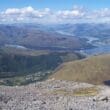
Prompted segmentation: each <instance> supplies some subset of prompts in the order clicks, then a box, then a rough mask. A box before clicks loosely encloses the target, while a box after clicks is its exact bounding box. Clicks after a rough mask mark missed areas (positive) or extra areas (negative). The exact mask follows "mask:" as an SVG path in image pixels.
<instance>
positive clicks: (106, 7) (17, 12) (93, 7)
mask: <svg viewBox="0 0 110 110" xmlns="http://www.w3.org/2000/svg"><path fill="white" fill-rule="evenodd" d="M109 21H110V0H1V1H0V23H15V22H38V23H66V22H70V23H71V22H72V23H76V22H109Z"/></svg>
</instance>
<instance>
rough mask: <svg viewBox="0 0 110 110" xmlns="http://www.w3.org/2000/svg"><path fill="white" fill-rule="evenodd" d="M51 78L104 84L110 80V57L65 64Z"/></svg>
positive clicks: (96, 57) (95, 57) (103, 56)
mask: <svg viewBox="0 0 110 110" xmlns="http://www.w3.org/2000/svg"><path fill="white" fill-rule="evenodd" d="M50 78H55V79H58V80H74V81H79V82H87V83H92V84H102V83H104V81H108V80H110V55H100V56H94V57H91V58H86V59H83V60H79V61H73V62H68V63H64V64H63V65H62V66H61V68H60V69H59V70H58V71H56V72H55V73H54V74H53V75H52V76H50Z"/></svg>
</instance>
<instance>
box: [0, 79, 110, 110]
mask: <svg viewBox="0 0 110 110" xmlns="http://www.w3.org/2000/svg"><path fill="white" fill-rule="evenodd" d="M109 98H110V88H109V87H105V86H94V85H90V84H87V83H77V82H73V81H61V80H56V81H55V80H48V81H45V82H39V83H34V84H30V85H27V86H20V87H8V86H7V87H6V86H0V110H108V108H110V101H109Z"/></svg>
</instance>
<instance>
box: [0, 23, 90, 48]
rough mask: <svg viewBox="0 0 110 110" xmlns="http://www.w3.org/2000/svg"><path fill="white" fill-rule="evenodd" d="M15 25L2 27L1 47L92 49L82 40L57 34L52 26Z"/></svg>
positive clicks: (0, 29) (0, 26)
mask: <svg viewBox="0 0 110 110" xmlns="http://www.w3.org/2000/svg"><path fill="white" fill-rule="evenodd" d="M45 27H46V26H44V28H43V26H42V25H37V24H36V25H32V24H31V25H29V24H24V25H23V24H21V25H20V24H13V25H0V45H1V46H2V45H7V44H8V45H9V44H11V45H19V46H24V47H27V48H32V49H51V50H69V49H70V50H78V49H82V48H90V47H92V45H91V44H89V43H87V42H86V41H85V40H83V39H82V38H77V37H75V36H72V35H71V36H70V35H62V34H60V33H57V32H55V31H51V30H54V29H53V28H52V27H51V26H50V27H49V26H47V30H46V28H45Z"/></svg>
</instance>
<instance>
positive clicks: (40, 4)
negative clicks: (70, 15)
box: [0, 0, 110, 10]
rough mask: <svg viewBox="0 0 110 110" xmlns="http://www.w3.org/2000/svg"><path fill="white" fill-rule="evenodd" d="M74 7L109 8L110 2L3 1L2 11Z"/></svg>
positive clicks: (104, 0)
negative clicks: (9, 9)
mask: <svg viewBox="0 0 110 110" xmlns="http://www.w3.org/2000/svg"><path fill="white" fill-rule="evenodd" d="M73 5H78V6H84V7H86V8H89V9H99V8H109V7H110V0H1V1H0V9H1V10H4V9H6V8H22V7H26V6H32V7H34V8H40V9H42V8H46V7H48V8H50V9H52V10H60V9H70V8H72V6H73Z"/></svg>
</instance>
